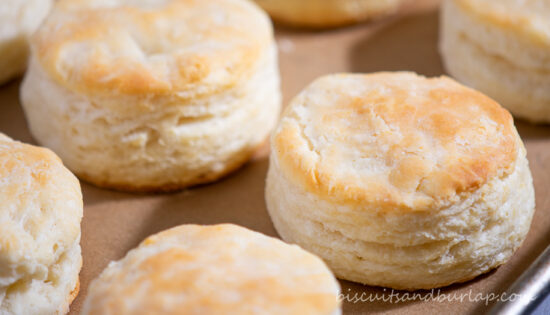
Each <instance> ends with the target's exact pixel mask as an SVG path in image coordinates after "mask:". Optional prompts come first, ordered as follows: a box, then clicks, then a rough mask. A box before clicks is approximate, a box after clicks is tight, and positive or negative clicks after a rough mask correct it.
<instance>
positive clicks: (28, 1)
mask: <svg viewBox="0 0 550 315" xmlns="http://www.w3.org/2000/svg"><path fill="white" fill-rule="evenodd" d="M52 2H53V1H52V0H2V1H0V84H2V83H5V82H6V81H8V80H10V79H12V78H14V77H16V76H18V75H20V74H22V73H23V72H24V71H25V67H26V66H27V58H28V55H29V52H28V51H29V47H28V46H29V44H28V40H29V37H30V35H31V34H32V33H33V32H34V31H35V30H36V28H37V27H38V26H39V25H40V22H42V20H43V19H44V17H45V16H46V14H48V11H49V10H50V7H51V5H52Z"/></svg>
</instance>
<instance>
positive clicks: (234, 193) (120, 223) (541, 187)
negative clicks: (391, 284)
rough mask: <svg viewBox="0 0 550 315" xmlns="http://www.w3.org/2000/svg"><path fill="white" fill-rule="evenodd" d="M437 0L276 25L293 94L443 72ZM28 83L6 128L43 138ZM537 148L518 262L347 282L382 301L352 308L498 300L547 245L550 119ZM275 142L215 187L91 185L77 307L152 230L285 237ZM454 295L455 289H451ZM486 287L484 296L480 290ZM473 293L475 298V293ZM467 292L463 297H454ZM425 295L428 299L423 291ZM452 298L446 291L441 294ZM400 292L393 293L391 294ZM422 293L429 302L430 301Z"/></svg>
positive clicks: (3, 117)
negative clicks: (213, 227) (397, 282)
mask: <svg viewBox="0 0 550 315" xmlns="http://www.w3.org/2000/svg"><path fill="white" fill-rule="evenodd" d="M437 2H438V1H435V0H418V1H416V2H414V4H413V5H412V6H409V7H408V8H406V9H405V10H404V11H403V12H402V14H400V15H399V16H395V17H391V18H387V19H384V20H380V21H376V22H373V23H367V24H362V25H358V26H353V27H348V28H342V29H338V30H331V31H324V32H305V31H295V30H289V29H284V28H280V27H278V28H277V41H278V43H279V50H280V66H281V72H282V82H283V92H284V102H285V104H286V103H288V101H289V100H290V98H291V97H293V96H294V95H296V94H297V93H298V92H299V91H300V90H301V89H302V88H304V87H305V86H306V85H307V84H308V83H310V82H311V81H312V80H313V79H315V78H316V77H318V76H320V75H323V74H328V73H334V72H373V71H382V70H390V71H391V70H411V71H415V72H418V73H421V74H424V75H428V76H434V75H441V74H444V70H443V68H442V65H441V61H440V58H439V55H438V52H437V32H438V14H437V8H436V6H437ZM19 84H20V82H19V81H14V82H11V83H9V84H7V85H5V86H2V87H0V131H2V132H4V133H6V134H7V135H9V136H11V137H13V138H15V139H18V140H21V141H24V142H29V143H34V141H33V140H32V138H31V136H30V133H29V131H28V129H27V125H26V122H25V118H24V114H23V112H22V110H21V108H20V105H19V101H18V94H19V93H18V91H19ZM516 125H517V127H518V130H519V132H520V135H521V136H522V138H523V140H524V142H525V144H526V147H527V151H528V158H529V161H530V167H531V170H532V172H533V178H534V183H535V190H536V203H537V210H536V213H535V218H534V220H533V224H532V227H531V231H530V232H529V235H528V237H527V240H526V241H525V243H524V244H523V246H522V247H521V248H520V250H518V252H517V253H516V254H515V255H514V256H513V258H512V259H511V261H510V262H509V263H507V264H506V265H504V266H502V267H500V268H498V269H497V270H496V271H493V272H490V273H489V274H487V275H484V276H481V277H479V278H477V279H475V280H474V281H470V282H467V283H465V284H460V285H453V286H450V287H447V288H444V289H442V290H440V291H439V293H438V291H437V290H436V291H434V292H433V296H432V297H433V299H431V298H430V295H429V294H430V292H429V291H420V292H419V293H420V296H417V297H416V298H415V299H413V300H410V301H405V302H403V301H401V302H396V299H397V296H396V294H397V295H399V298H401V299H403V298H404V295H403V292H394V295H393V298H392V295H391V293H392V292H391V290H390V289H383V288H373V287H368V286H363V285H359V284H354V283H351V282H347V281H341V285H342V292H343V293H344V294H345V295H346V296H347V297H348V298H349V299H350V300H351V299H353V298H354V297H361V295H362V297H363V299H369V298H370V299H376V297H378V298H379V299H384V300H385V301H383V300H377V301H356V302H355V303H354V302H350V301H348V302H345V303H344V305H343V309H344V313H345V314H369V313H380V314H384V313H387V314H434V313H435V314H441V313H447V314H472V313H479V312H483V311H485V310H486V309H487V308H488V306H490V305H491V304H492V303H491V302H489V303H487V305H488V306H487V305H486V303H485V301H483V300H480V301H477V302H476V301H475V300H476V297H481V298H486V297H488V294H491V293H494V294H498V293H500V292H502V291H504V290H505V289H506V288H507V287H508V286H509V285H510V284H511V283H513V281H514V280H515V279H517V277H518V276H519V275H520V274H521V273H522V272H523V270H525V269H526V268H527V267H528V266H529V264H530V263H531V262H533V261H534V260H535V258H536V257H537V256H538V255H539V254H540V253H541V252H542V251H543V250H544V248H545V247H546V245H547V244H548V242H549V240H550V215H549V214H550V213H549V211H548V209H549V208H550V196H549V195H548V194H547V192H548V189H549V183H550V172H549V171H548V170H550V127H548V126H534V125H529V124H527V123H524V122H521V121H517V122H516ZM267 156H268V151H267V147H264V148H263V149H262V150H260V151H259V152H258V153H257V154H256V156H255V157H254V159H253V160H252V161H251V162H250V163H248V164H247V165H246V166H245V167H243V168H242V169H240V170H239V171H237V172H235V173H234V174H232V175H231V176H229V177H227V178H225V179H223V180H221V181H219V182H217V183H214V184H211V185H204V186H201V187H197V188H193V189H189V190H185V191H182V192H179V193H175V194H160V195H139V194H127V193H120V192H116V191H109V190H103V189H99V188H96V187H94V186H91V185H89V184H86V183H84V182H83V183H82V191H83V194H84V219H83V221H82V242H81V244H82V249H83V256H84V265H83V268H82V272H81V274H80V280H81V289H80V294H79V295H78V297H77V299H76V300H75V301H74V302H73V304H72V305H71V313H70V314H78V313H79V312H80V307H81V305H82V302H83V300H84V297H85V296H86V291H87V287H88V285H89V283H90V281H91V280H92V279H93V278H95V277H96V276H97V275H98V274H99V273H100V272H101V271H102V270H103V268H105V266H106V265H107V264H108V263H109V261H111V260H117V259H120V258H122V257H123V256H124V255H125V254H126V252H127V251H128V250H130V249H131V248H133V247H135V246H137V245H138V244H139V242H140V241H141V240H143V239H144V238H145V237H147V236H148V235H151V234H153V233H156V232H159V231H161V230H164V229H167V228H170V227H173V226H176V225H180V224H185V223H197V224H215V223H226V222H231V223H235V224H239V225H242V226H245V227H248V228H250V229H252V230H256V231H260V232H263V233H265V234H267V235H271V236H277V233H276V232H275V230H274V228H273V226H272V224H271V221H270V219H269V217H268V215H267V212H266V208H265V203H264V183H265V175H266V171H267V165H268V163H267ZM444 294H446V295H444ZM480 294H482V295H480ZM468 295H469V297H468ZM453 296H456V297H460V296H464V297H465V298H463V301H462V302H460V301H449V300H448V298H449V297H453ZM421 297H422V298H421ZM442 297H443V298H442ZM390 299H392V301H390ZM422 299H424V300H426V301H422Z"/></svg>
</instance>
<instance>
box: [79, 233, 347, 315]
mask: <svg viewBox="0 0 550 315" xmlns="http://www.w3.org/2000/svg"><path fill="white" fill-rule="evenodd" d="M339 290H340V289H339V285H338V282H337V281H336V279H335V278H334V276H333V275H332V273H331V272H330V270H329V269H328V268H327V267H326V265H325V264H324V263H323V262H322V261H321V260H320V259H319V258H318V257H316V256H314V255H312V254H310V253H308V252H306V251H304V250H302V249H301V248H299V247H298V246H295V245H288V244H285V243H283V242H281V241H280V240H278V239H275V238H271V237H267V236H265V235H262V234H260V233H257V232H253V231H250V230H248V229H245V228H242V227H238V226H235V225H232V224H221V225H213V226H199V225H182V226H178V227H175V228H172V229H169V230H166V231H163V232H161V233H158V234H156V235H153V236H150V237H148V238H147V239H145V240H144V241H143V242H142V243H141V244H140V245H139V246H138V247H137V248H136V249H133V250H131V251H130V252H129V253H128V254H127V255H126V257H124V258H123V259H121V260H119V261H117V262H112V263H111V264H109V266H108V267H107V268H106V269H105V270H104V271H103V272H102V273H101V275H100V276H99V277H98V278H97V279H95V280H94V281H93V282H92V284H91V285H90V289H89V291H88V296H87V297H86V300H85V301H84V306H83V309H82V315H94V314H101V315H110V314H112V315H115V314H116V315H125V314H133V315H137V314H173V315H175V314H296V315H298V314H327V315H329V314H340V313H341V312H340V305H339V304H340V303H339V301H338V294H339Z"/></svg>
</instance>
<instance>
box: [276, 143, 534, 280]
mask: <svg viewBox="0 0 550 315" xmlns="http://www.w3.org/2000/svg"><path fill="white" fill-rule="evenodd" d="M531 183H532V179H531V174H530V171H529V167H528V162H527V159H526V158H525V151H524V149H522V150H521V152H520V153H519V156H518V160H517V162H516V165H515V169H514V171H513V172H512V173H511V174H509V175H508V176H505V177H503V178H494V179H492V180H490V181H489V182H487V183H486V184H484V185H483V186H482V187H480V188H479V189H478V190H476V191H474V192H472V193H469V194H468V193H465V194H463V195H462V196H461V200H459V201H458V202H456V203H453V204H451V205H450V206H448V207H446V208H444V209H440V210H436V209H434V210H432V211H426V212H424V211H418V212H414V211H411V212H408V213H403V212H399V213H392V212H391V209H390V210H388V211H387V212H383V213H377V212H376V211H371V209H356V207H357V206H350V205H344V204H333V203H331V202H330V201H328V200H327V199H328V198H329V196H326V198H325V197H320V196H316V195H314V194H311V193H309V192H306V191H305V190H304V189H303V188H302V187H298V186H297V185H296V184H294V183H293V182H292V181H290V180H289V179H288V178H287V177H286V176H285V175H284V171H283V170H281V169H280V167H279V165H278V162H277V161H276V160H275V159H272V161H271V163H270V169H269V173H268V178H267V187H266V202H267V207H268V211H269V214H270V216H271V218H272V220H273V222H274V225H275V227H276V229H277V231H278V232H279V234H280V235H281V237H282V238H283V239H284V240H286V241H288V242H291V243H296V244H299V245H300V246H302V247H303V248H304V249H306V250H308V251H311V252H312V253H314V254H317V255H319V256H320V257H321V258H323V259H324V260H325V262H326V263H327V264H328V265H329V267H330V268H331V269H332V270H333V272H334V273H335V274H336V276H337V277H339V278H341V279H345V280H351V281H355V282H360V283H364V284H368V285H376V286H385V287H391V288H395V289H405V290H415V289H431V288H435V287H441V286H445V285H449V284H451V283H455V282H462V281H467V280H470V279H472V278H474V277H476V276H478V275H480V274H482V273H485V272H487V271H489V270H491V269H493V268H495V267H497V266H499V265H501V264H503V263H505V262H506V261H507V260H508V259H509V258H510V256H511V255H512V254H513V252H514V251H515V250H516V249H517V248H518V247H519V246H520V244H521V243H522V241H523V240H524V238H525V236H526V234H527V232H528V230H529V226H530V222H531V219H532V216H533V213H534V191H533V187H532V184H531Z"/></svg>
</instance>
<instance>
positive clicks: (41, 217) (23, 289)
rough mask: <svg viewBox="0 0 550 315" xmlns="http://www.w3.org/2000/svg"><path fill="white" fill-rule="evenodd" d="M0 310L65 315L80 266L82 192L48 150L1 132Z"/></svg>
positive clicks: (13, 312) (72, 177)
mask: <svg viewBox="0 0 550 315" xmlns="http://www.w3.org/2000/svg"><path fill="white" fill-rule="evenodd" d="M0 204H1V206H0V314H28V315H48V314H65V313H67V312H68V311H69V304H70V303H71V302H72V300H73V299H74V298H75V297H76V295H77V294H78V288H79V287H78V285H79V280H78V274H79V272H80V268H81V266H82V256H81V253H80V220H81V219H82V207H83V206H82V194H81V191H80V184H79V182H78V180H77V179H76V177H75V176H74V175H73V174H71V172H69V170H67V169H66V168H65V167H64V166H63V164H62V163H61V161H60V160H59V158H58V157H57V156H56V155H55V154H54V153H53V152H51V151H50V150H48V149H44V148H39V147H35V146H32V145H27V144H23V143H20V142H17V141H13V140H11V139H10V138H8V137H6V136H4V135H3V134H0Z"/></svg>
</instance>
